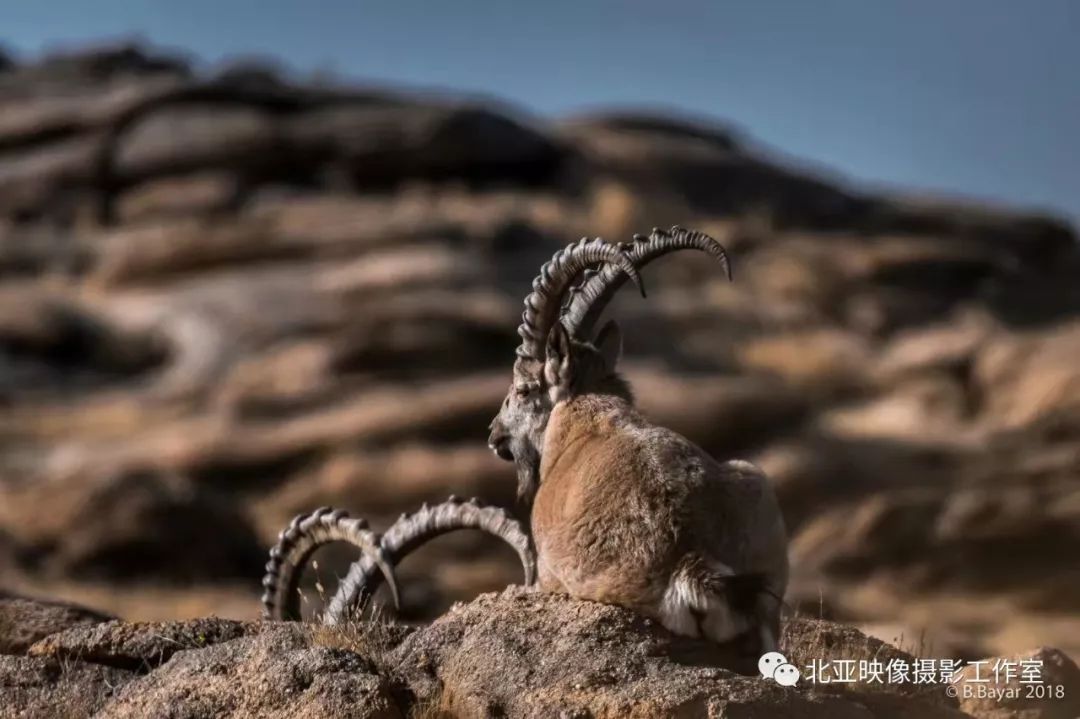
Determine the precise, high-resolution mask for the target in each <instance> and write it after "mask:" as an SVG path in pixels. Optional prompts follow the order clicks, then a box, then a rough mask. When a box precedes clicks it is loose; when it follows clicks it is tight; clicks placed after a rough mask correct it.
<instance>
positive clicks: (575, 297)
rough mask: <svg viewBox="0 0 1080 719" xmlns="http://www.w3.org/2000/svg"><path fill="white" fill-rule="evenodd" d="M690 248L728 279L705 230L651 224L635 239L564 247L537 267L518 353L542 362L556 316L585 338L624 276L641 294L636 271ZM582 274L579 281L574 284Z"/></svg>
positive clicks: (722, 257)
mask: <svg viewBox="0 0 1080 719" xmlns="http://www.w3.org/2000/svg"><path fill="white" fill-rule="evenodd" d="M690 249H693V250H701V251H702V252H705V253H707V254H709V255H711V256H712V257H714V258H716V260H717V261H718V262H720V264H721V265H722V266H723V268H724V272H725V274H726V275H727V277H728V279H731V265H730V263H729V261H728V256H727V252H725V251H724V248H723V247H722V246H721V245H720V243H719V242H717V241H716V240H714V239H713V238H711V237H709V236H708V235H706V234H705V233H703V232H697V231H695V230H686V229H683V228H682V227H679V226H678V225H676V226H674V227H672V228H671V229H670V230H662V229H660V228H658V227H657V228H653V231H652V232H651V233H650V234H649V235H648V236H647V237H646V236H645V235H634V241H633V242H620V243H618V244H614V245H613V244H610V243H607V242H604V241H603V240H602V239H600V238H599V237H597V238H596V239H593V240H589V239H588V238H582V239H581V240H579V241H578V242H576V243H574V244H571V245H568V246H566V247H564V248H562V249H561V250H559V251H558V252H556V253H555V255H554V256H553V257H552V258H551V260H549V261H548V262H547V263H546V264H545V265H544V266H543V267H541V268H540V275H539V276H537V278H536V279H535V280H533V291H532V292H530V293H529V295H528V296H527V297H526V298H525V311H524V312H523V313H522V315H521V325H520V326H519V327H518V335H520V336H521V344H520V345H519V346H518V348H517V356H518V357H522V358H525V359H534V360H542V359H543V358H544V350H545V347H546V342H547V336H548V333H549V332H551V328H552V327H553V326H554V325H555V322H557V321H560V320H561V321H562V323H563V324H564V325H565V326H566V329H567V330H568V331H569V332H570V334H571V336H572V337H574V338H575V339H578V340H582V341H588V340H589V339H591V335H592V330H593V326H594V325H595V324H596V320H597V319H598V318H599V317H600V314H601V313H602V312H603V311H604V308H605V307H606V306H607V304H608V303H609V302H610V301H611V298H612V297H614V296H615V292H616V291H618V289H619V288H620V287H621V286H622V285H623V283H624V282H625V281H626V280H627V279H630V280H631V281H632V282H633V283H634V284H635V285H636V286H637V288H638V289H639V290H640V291H641V296H642V297H644V296H645V287H644V285H643V284H642V281H641V276H640V275H639V274H638V270H639V269H641V268H642V267H644V266H645V265H647V264H648V263H650V262H652V261H653V260H655V259H657V258H659V257H663V256H664V255H666V254H668V253H670V252H675V251H676V250H690ZM597 265H601V269H599V270H598V271H597V270H594V269H593V268H594V267H595V266H597ZM583 273H584V280H583V281H582V283H581V284H580V285H579V286H577V287H572V286H571V285H572V284H573V282H574V281H575V279H576V278H577V276H578V275H580V274H583ZM567 299H568V300H569V301H568V302H565V300H567ZM564 304H565V305H566V307H565V310H564V309H563V307H564Z"/></svg>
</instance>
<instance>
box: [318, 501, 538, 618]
mask: <svg viewBox="0 0 1080 719" xmlns="http://www.w3.org/2000/svg"><path fill="white" fill-rule="evenodd" d="M458 529H479V530H481V531H483V532H487V533H488V534H491V535H493V536H496V537H498V538H499V539H502V540H503V541H504V542H506V543H507V544H509V545H510V546H511V547H513V548H514V551H516V552H517V554H518V558H520V559H521V565H522V567H523V568H524V570H525V584H526V585H531V584H533V583H534V582H535V581H536V557H535V555H534V553H533V549H532V545H531V544H530V542H529V535H528V534H527V533H526V532H525V530H524V529H523V528H522V526H521V524H520V523H519V522H518V521H517V520H516V519H514V518H513V517H512V516H511V515H510V513H509V512H507V511H506V510H505V509H500V508H498V507H484V506H481V505H480V503H479V502H478V501H477V500H475V499H470V500H469V501H468V502H463V501H461V500H460V499H458V498H457V497H450V499H449V500H448V501H446V502H443V503H442V504H436V505H435V506H433V507H428V506H426V505H425V506H424V507H423V508H421V509H420V511H418V512H415V513H413V514H403V515H401V518H400V519H399V520H398V521H396V522H394V525H393V526H392V527H390V529H388V530H387V531H386V534H384V535H383V538H382V542H381V546H382V549H383V551H384V552H385V553H386V557H387V558H388V559H389V560H390V562H391V563H393V564H394V565H397V564H398V563H400V562H401V560H402V559H404V558H405V557H406V556H407V555H408V554H409V553H411V552H413V551H414V550H416V549H417V548H419V547H420V546H421V545H423V544H425V543H427V542H428V541H429V540H431V539H434V538H435V537H438V536H439V535H442V534H446V533H447V532H453V531H455V530H458ZM376 569H377V565H376V564H375V562H374V559H373V557H372V556H371V555H368V554H365V555H364V556H362V557H361V558H360V559H359V560H357V561H356V562H353V565H352V566H351V567H349V573H348V574H347V575H346V576H345V578H344V579H342V580H341V584H339V585H338V590H337V592H335V594H334V597H333V598H332V599H331V600H330V605H329V606H328V607H327V608H326V611H325V612H324V613H323V621H324V622H326V623H327V624H338V623H342V622H344V621H346V620H347V619H348V618H349V617H350V615H351V612H352V610H353V608H354V607H358V606H361V603H362V602H363V601H364V599H365V598H366V597H369V596H371V595H373V594H374V593H375V591H376V590H377V589H378V588H379V582H380V581H381V580H380V576H379V574H378V572H377V571H376ZM384 576H386V575H385V572H384Z"/></svg>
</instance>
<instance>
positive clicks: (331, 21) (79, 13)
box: [0, 0, 1080, 221]
mask: <svg viewBox="0 0 1080 719" xmlns="http://www.w3.org/2000/svg"><path fill="white" fill-rule="evenodd" d="M132 36H136V37H140V38H142V39H145V40H148V41H150V42H152V43H156V44H161V45H164V46H166V47H170V48H179V49H184V50H187V51H190V52H191V53H193V54H194V56H196V57H197V58H199V59H201V60H204V61H206V62H208V63H215V62H218V61H221V60H223V59H227V58H230V57H234V56H237V55H263V54H270V55H273V56H274V57H276V58H278V59H280V60H281V61H282V62H283V63H284V64H285V65H286V66H288V67H290V68H293V69H294V70H296V71H298V72H300V73H306V72H311V71H315V70H322V71H327V70H329V71H333V72H335V73H337V74H339V75H342V76H346V77H350V78H357V79H361V80H377V81H380V82H390V83H408V84H411V85H415V86H421V87H438V88H449V89H458V90H464V91H468V92H478V93H483V94H488V95H493V96H497V97H499V98H502V99H504V100H509V101H511V102H513V103H515V104H517V105H519V106H521V107H523V108H524V109H525V110H527V111H531V112H534V113H537V114H541V115H562V114H567V113H572V112H575V111H581V110H588V109H595V108H600V107H609V106H616V105H617V106H635V107H642V106H643V107H649V108H653V107H660V108H676V109H679V110H682V111H684V112H687V113H690V114H694V115H701V116H705V117H714V118H717V119H720V120H722V121H725V122H730V123H733V124H734V125H735V126H737V127H739V128H741V129H743V130H744V131H745V132H747V133H748V134H749V135H750V136H751V137H752V138H754V139H756V140H757V141H759V142H761V143H763V144H764V145H766V146H767V147H769V148H770V149H772V150H774V151H777V152H780V153H783V154H786V155H790V156H793V157H796V158H799V159H800V160H801V161H804V162H805V163H806V164H808V165H810V166H812V167H820V168H827V169H829V170H833V171H836V172H838V173H840V174H841V175H843V176H846V177H848V178H850V179H851V180H853V181H855V182H857V183H861V184H865V183H866V182H873V183H878V184H885V185H889V186H899V187H902V188H906V189H911V190H915V191H923V190H927V191H948V192H950V193H954V194H959V195H968V196H972V197H976V198H986V199H997V200H1005V201H1007V202H1009V203H1010V204H1015V205H1020V206H1030V207H1036V208H1049V209H1052V210H1056V211H1058V212H1059V213H1062V214H1065V215H1068V216H1070V217H1071V218H1072V219H1073V220H1074V221H1075V220H1078V219H1080V2H1075V1H1073V0H1032V1H1031V2H1027V3H1022V2H1019V1H1018V0H936V1H929V0H904V1H903V2H900V1H897V2H873V1H871V0H847V1H844V2H838V1H833V0H815V1H813V2H807V1H805V0H791V1H790V2H780V1H765V0H759V1H758V2H752V1H750V0H746V1H744V2H743V1H740V2H723V1H719V0H714V1H713V2H684V1H682V0H668V1H667V2H649V3H647V2H640V1H638V0H622V2H588V1H587V0H580V1H579V2H563V1H561V0H549V2H546V3H542V2H536V3H528V4H524V3H513V2H506V1H504V2H479V1H473V0H458V2H426V3H422V2H410V1H409V0H399V1H398V2H362V1H361V0H352V1H351V2H350V1H346V0H323V1H322V2H317V1H315V0H309V2H285V1H284V0H261V1H259V2H256V1H245V2H241V1H239V0H237V1H233V2H228V1H227V0H219V1H218V2H211V1H210V0H188V1H187V2H183V3H178V2H175V1H165V0H130V1H129V2H121V1H120V0H95V1H94V2H92V3H91V2H86V0H53V1H52V2H49V1H48V0H38V1H37V2H15V0H9V1H8V2H6V3H4V4H3V5H2V6H0V45H3V46H6V47H7V48H8V49H9V50H12V51H15V52H16V53H18V54H20V55H24V56H31V55H34V54H36V53H38V52H40V51H42V50H44V49H50V48H55V47H62V46H65V45H71V44H83V43H86V42H88V41H92V40H101V39H105V38H113V39H115V38H120V37H132Z"/></svg>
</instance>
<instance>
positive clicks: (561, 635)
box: [0, 587, 1080, 719]
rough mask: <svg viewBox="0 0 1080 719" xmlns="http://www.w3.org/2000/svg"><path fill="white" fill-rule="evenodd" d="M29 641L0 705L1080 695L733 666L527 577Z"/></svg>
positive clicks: (796, 658)
mask: <svg viewBox="0 0 1080 719" xmlns="http://www.w3.org/2000/svg"><path fill="white" fill-rule="evenodd" d="M782 649H783V650H784V652H786V653H787V656H788V657H789V659H791V661H792V662H793V663H795V664H796V665H797V666H800V667H804V666H805V664H809V663H810V662H811V661H813V660H815V659H816V660H823V659H832V660H840V659H844V660H853V661H854V662H856V663H858V662H860V661H872V660H876V661H880V662H882V663H883V664H886V663H890V662H901V663H906V664H911V663H913V662H914V658H913V657H912V656H911V655H909V654H907V653H905V652H903V651H901V650H899V649H897V648H895V647H892V646H890V645H887V644H884V643H883V642H880V641H878V640H876V639H872V638H869V637H866V636H865V635H863V634H861V633H859V632H858V631H856V630H854V629H852V628H851V627H847V626H844V625H839V624H834V623H830V622H825V621H820V620H798V619H797V620H792V621H790V622H788V624H787V626H786V628H785V632H784V639H783V646H782ZM28 654H29V656H0V700H2V701H0V707H3V710H2V711H0V715H2V716H5V717H6V716H32V717H36V716H41V717H45V716H49V717H52V716H63V717H72V718H75V717H89V716H91V715H93V716H96V717H146V716H168V717H192V718H194V717H200V718H202V717H283V718H284V717H312V718H314V717H357V718H359V719H392V718H396V717H406V716H409V717H469V718H471V717H478V718H479V717H508V718H514V717H522V718H524V717H589V718H592V719H603V718H606V717H610V718H612V719H614V718H616V717H639V718H642V719H646V718H653V717H655V718H657V719H659V718H661V717H665V718H666V717H686V718H691V717H703V718H704V717H733V716H738V717H757V718H760V719H764V718H767V717H788V716H798V717H804V718H806V719H816V718H818V717H820V718H821V719H831V718H832V717H841V718H844V717H852V718H853V719H855V718H859V719H872V718H875V717H877V718H879V719H894V718H895V719H900V718H901V717H914V716H917V717H926V718H927V719H938V718H940V719H946V718H959V717H964V716H973V717H979V718H981V719H982V718H985V719H1011V718H1013V717H1023V718H1024V719H1044V718H1045V719H1050V718H1052V717H1066V716H1070V717H1071V716H1073V714H1070V713H1069V712H1073V711H1075V709H1076V704H1075V699H1068V700H1066V701H1058V700H1041V701H1032V700H1027V701H1019V700H1017V701H1010V702H1003V703H1002V702H985V701H984V702H978V701H970V700H964V703H963V704H962V705H961V704H960V703H958V701H957V699H955V698H951V697H950V696H948V694H947V693H946V691H945V686H944V685H940V684H929V685H913V684H890V683H880V684H874V683H867V682H855V683H851V684H817V683H814V682H812V681H810V680H809V678H808V677H807V676H805V675H804V677H803V680H802V681H801V682H800V683H799V684H798V685H797V686H794V687H785V686H781V685H779V684H777V683H776V682H774V681H772V680H768V679H764V678H761V677H759V676H756V675H751V676H746V675H741V674H737V673H735V672H733V671H731V670H730V669H728V668H725V667H729V666H731V665H732V662H733V657H732V655H731V654H730V652H728V651H727V650H726V649H725V648H723V647H718V646H716V645H712V644H710V643H707V642H703V641H699V640H694V639H688V638H683V637H675V636H672V635H671V634H669V633H668V632H666V631H665V630H663V629H662V628H661V627H658V626H657V625H656V624H655V623H653V622H650V621H649V620H646V619H643V618H642V617H639V616H637V615H635V614H633V613H631V612H629V611H626V610H623V609H620V608H617V607H611V606H607V605H601V604H595V603H592V602H579V601H576V600H572V599H570V598H568V597H564V596H555V595H544V594H538V593H534V592H527V591H525V590H523V589H521V588H517V587H513V588H510V589H507V590H505V591H504V592H502V593H499V594H485V595H483V596H481V597H479V598H477V599H476V600H475V601H473V602H471V603H469V604H460V605H456V606H455V607H454V608H453V609H452V610H451V611H450V612H449V613H447V614H446V615H445V616H443V617H441V618H439V619H438V620H436V621H435V622H433V623H432V624H431V625H428V626H424V627H419V628H415V629H410V628H408V627H402V626H396V625H388V624H385V623H370V622H368V623H363V624H356V625H347V626H343V627H320V626H313V625H301V624H280V623H239V622H231V621H227V620H220V619H198V620H192V621H189V622H174V623H168V624H160V625H154V624H144V623H124V622H106V623H102V624H98V625H95V626H92V627H74V628H71V629H67V630H64V631H62V632H59V633H57V634H53V635H51V636H49V637H47V638H45V639H43V640H42V641H40V642H38V643H37V644H35V645H34V646H33V647H31V648H30V649H29V652H28ZM1033 657H1034V658H1038V659H1041V660H1043V661H1044V663H1045V669H1044V672H1043V675H1044V677H1045V680H1046V681H1047V682H1048V683H1053V684H1055V685H1059V686H1061V687H1062V690H1061V691H1062V692H1063V693H1064V694H1065V696H1066V697H1075V696H1077V695H1078V694H1080V670H1078V669H1077V667H1076V665H1075V664H1074V663H1073V662H1072V661H1071V660H1070V659H1069V658H1068V657H1066V656H1065V655H1064V654H1062V653H1060V652H1057V651H1056V650H1041V651H1040V652H1039V653H1038V654H1035V655H1029V656H1028V657H1027V658H1029V659H1030V658H1033ZM991 661H992V660H991ZM961 709H963V710H964V711H966V712H968V713H967V714H965V713H962V712H961Z"/></svg>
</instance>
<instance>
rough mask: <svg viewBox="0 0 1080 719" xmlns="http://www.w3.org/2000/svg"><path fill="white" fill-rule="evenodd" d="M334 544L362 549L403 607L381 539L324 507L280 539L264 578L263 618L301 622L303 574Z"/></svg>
mask: <svg viewBox="0 0 1080 719" xmlns="http://www.w3.org/2000/svg"><path fill="white" fill-rule="evenodd" d="M330 542H349V543H350V544H353V545H355V546H357V547H359V548H360V550H361V551H362V552H363V554H362V555H361V557H362V560H363V561H367V562H369V563H370V564H371V566H372V567H374V568H377V569H378V570H379V571H381V572H382V575H383V576H384V577H386V580H387V582H389V584H390V591H391V593H392V594H393V596H394V605H395V606H399V605H400V601H399V599H400V597H399V594H398V586H397V580H396V578H395V577H394V569H393V565H392V564H391V562H389V561H388V560H387V558H386V554H385V551H384V550H383V549H382V547H380V546H379V535H377V534H375V533H374V532H372V531H371V530H370V529H368V526H367V521H365V520H363V519H352V518H351V517H349V515H348V513H346V512H345V511H343V510H340V509H339V510H336V511H332V510H331V509H330V508H329V507H320V508H319V509H316V510H315V511H314V512H312V513H311V514H301V515H298V516H297V517H295V518H294V519H293V521H292V522H291V523H290V524H289V526H288V527H287V528H286V529H284V530H283V531H282V532H281V534H280V535H278V541H277V544H275V545H274V547H273V548H272V549H271V550H270V561H269V562H267V563H266V574H265V575H263V581H262V584H263V595H262V604H263V617H264V618H266V619H278V620H288V621H293V620H298V619H300V596H299V592H298V591H297V589H298V584H299V581H300V572H301V570H302V569H303V567H304V564H305V563H306V562H307V560H308V558H309V557H310V556H311V554H312V552H314V551H315V550H316V549H318V548H319V547H321V546H323V545H324V544H329V543H330Z"/></svg>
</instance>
